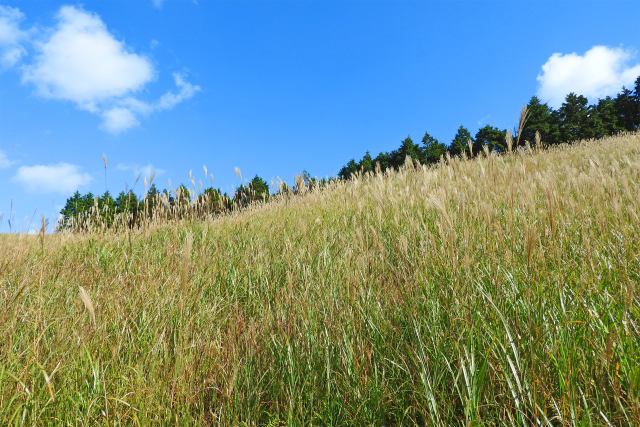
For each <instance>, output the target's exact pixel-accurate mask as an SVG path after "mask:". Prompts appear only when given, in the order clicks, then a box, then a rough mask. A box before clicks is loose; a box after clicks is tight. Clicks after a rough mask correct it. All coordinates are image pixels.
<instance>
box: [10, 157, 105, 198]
mask: <svg viewBox="0 0 640 427" xmlns="http://www.w3.org/2000/svg"><path fill="white" fill-rule="evenodd" d="M91 179H92V178H91V175H89V174H88V173H86V172H82V170H81V169H80V167H78V166H76V165H71V164H68V163H58V164H55V165H34V166H21V167H19V168H18V171H17V173H16V175H15V176H14V177H13V178H12V181H14V182H17V183H19V184H22V185H23V186H24V187H25V188H26V189H27V190H28V191H30V192H33V193H60V194H69V193H72V192H74V191H76V190H77V189H78V187H82V186H84V185H87V184H88V183H89V182H91Z"/></svg>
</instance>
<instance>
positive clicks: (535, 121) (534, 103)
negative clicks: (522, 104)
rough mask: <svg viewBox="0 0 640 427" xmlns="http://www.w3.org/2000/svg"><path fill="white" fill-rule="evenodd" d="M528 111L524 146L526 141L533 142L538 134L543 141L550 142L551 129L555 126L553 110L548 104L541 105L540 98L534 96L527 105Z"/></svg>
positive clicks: (522, 140)
mask: <svg viewBox="0 0 640 427" xmlns="http://www.w3.org/2000/svg"><path fill="white" fill-rule="evenodd" d="M527 111H528V113H527V114H528V118H527V122H526V124H525V127H524V129H523V130H522V136H521V137H520V143H521V144H524V141H529V142H533V141H534V140H535V135H536V132H538V133H539V134H540V138H541V139H542V140H543V141H545V142H550V139H551V128H552V125H553V118H552V112H553V109H552V108H551V107H549V106H548V105H547V104H544V103H541V102H540V100H539V99H538V97H536V96H533V97H531V99H530V100H529V103H528V104H527Z"/></svg>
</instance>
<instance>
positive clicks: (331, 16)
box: [0, 0, 640, 232]
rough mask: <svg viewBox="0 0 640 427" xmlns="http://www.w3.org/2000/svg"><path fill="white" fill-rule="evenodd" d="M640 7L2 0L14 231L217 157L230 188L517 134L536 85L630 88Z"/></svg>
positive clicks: (3, 149)
mask: <svg viewBox="0 0 640 427" xmlns="http://www.w3.org/2000/svg"><path fill="white" fill-rule="evenodd" d="M637 16H640V4H639V3H638V2H637V1H632V0H629V1H615V0H609V1H604V0H603V1H589V0H587V1H585V0H581V1H573V0H564V1H557V0H556V1H536V2H530V1H500V2H498V1H491V2H490V1H455V0H450V1H409V0H393V1H391V0H389V1H376V0H360V1H351V0H339V1H334V0H287V1H285V0H281V1H275V0H274V1H271V0H253V1H250V0H227V1H212V0H208V1H207V0H198V1H189V0H164V1H160V0H109V1H106V0H102V1H84V2H82V3H74V2H55V1H47V2H43V1H37V0H31V1H27V0H0V183H2V185H1V186H0V216H1V217H2V219H1V224H0V232H6V231H8V230H9V228H8V220H9V219H11V218H12V219H13V221H12V223H13V231H28V230H29V229H31V228H35V227H36V225H35V224H36V223H38V221H39V218H40V215H45V216H46V217H47V218H48V219H49V221H50V222H51V223H53V222H54V221H55V218H56V217H57V213H58V212H59V210H60V208H61V207H62V206H63V205H64V202H65V200H66V198H67V197H69V196H70V195H71V194H72V193H73V191H74V190H75V189H79V190H80V192H82V193H85V192H88V191H91V192H93V193H94V194H102V193H103V192H104V191H105V188H107V189H108V190H109V191H110V192H111V193H112V194H117V193H118V192H119V191H121V190H124V189H125V188H127V187H128V188H131V187H133V186H134V182H135V179H136V177H137V176H138V175H139V174H142V175H143V176H145V175H149V174H151V173H152V171H155V173H156V177H155V183H156V184H157V185H158V186H159V187H160V188H164V187H167V186H168V181H169V180H170V181H171V184H172V187H173V188H175V187H176V186H177V185H178V184H179V183H181V182H187V178H188V175H189V171H190V170H191V171H192V172H193V175H194V176H195V178H196V181H199V180H202V181H203V182H204V184H205V186H207V185H210V183H211V182H210V177H208V178H206V179H205V177H204V171H203V165H206V166H207V169H208V171H209V173H210V174H211V173H212V174H213V185H214V187H219V188H221V189H222V190H223V191H226V192H232V191H233V188H234V186H237V185H239V181H238V179H237V178H236V176H235V174H234V168H235V167H238V168H239V169H240V170H241V171H242V173H243V175H244V177H245V178H251V177H253V176H254V175H255V174H258V175H260V176H262V177H263V178H265V179H266V180H267V181H268V182H271V179H272V178H276V177H280V178H282V179H283V180H286V181H289V182H291V181H292V178H293V176H294V174H297V173H299V172H300V171H301V170H302V169H306V170H308V171H309V172H310V173H311V174H312V175H314V176H318V177H324V176H335V175H336V174H337V171H338V170H339V169H340V167H341V166H342V165H343V164H344V163H346V162H347V161H348V160H349V159H350V158H359V157H361V156H362V154H363V153H364V152H365V150H370V151H371V152H372V153H373V154H377V153H378V152H380V151H388V150H391V149H394V148H396V147H397V146H398V145H399V142H400V140H401V139H403V138H404V137H406V136H407V135H411V136H412V137H413V138H414V140H420V139H421V138H422V136H423V135H424V132H425V131H428V132H429V133H430V134H432V135H433V136H435V137H436V138H438V139H439V140H441V141H442V142H445V143H449V142H450V140H451V139H452V137H453V135H454V134H455V131H456V129H457V128H458V126H459V125H461V124H462V125H464V126H466V127H467V128H469V129H470V130H471V131H472V132H475V131H476V130H477V129H478V128H479V127H481V126H483V125H485V124H492V125H494V126H498V127H500V128H513V126H514V125H515V123H516V120H517V118H518V115H519V111H520V109H521V107H522V105H524V104H525V103H526V102H527V101H528V99H529V98H530V97H531V96H532V95H534V94H538V95H540V96H541V97H542V98H543V99H544V100H545V101H548V102H549V103H550V104H552V105H557V104H558V103H559V102H560V101H561V99H562V98H563V97H564V95H565V94H566V93H568V92H569V91H572V90H573V91H578V92H581V93H583V94H585V95H588V96H589V97H590V98H591V99H595V98H596V97H598V96H604V95H608V94H615V93H616V92H617V91H619V90H620V88H621V87H622V85H624V84H627V85H628V84H629V82H630V81H632V80H634V79H635V77H636V76H637V75H639V74H640V67H639V66H638V64H640V57H639V56H638V53H637V50H638V49H640V39H639V38H638V32H637V29H635V28H634V26H633V25H632V23H631V21H632V19H633V18H635V17H637ZM103 154H105V155H106V157H107V180H106V186H105V177H104V164H103V157H102V156H103ZM133 188H134V190H135V191H136V192H137V193H139V194H140V193H142V192H143V191H144V184H143V183H142V179H141V180H140V182H138V183H137V185H135V187H133ZM31 218H33V221H31ZM30 221H31V223H30Z"/></svg>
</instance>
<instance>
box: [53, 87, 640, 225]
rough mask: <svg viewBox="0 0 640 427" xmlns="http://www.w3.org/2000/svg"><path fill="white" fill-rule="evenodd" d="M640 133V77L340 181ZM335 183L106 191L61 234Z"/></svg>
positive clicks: (532, 109) (76, 207) (80, 203)
mask: <svg viewBox="0 0 640 427" xmlns="http://www.w3.org/2000/svg"><path fill="white" fill-rule="evenodd" d="M639 128H640V77H638V78H637V79H636V81H635V85H634V90H629V89H626V88H623V89H622V91H621V92H620V93H619V94H618V95H617V96H616V97H615V98H611V97H606V98H603V99H600V100H598V102H597V103H596V104H592V105H590V104H589V102H588V100H587V98H586V97H584V96H581V95H577V94H575V93H570V94H569V95H567V96H566V98H565V101H564V103H563V104H562V106H561V107H560V108H558V109H557V110H554V109H553V108H551V107H549V106H548V105H547V104H545V103H542V102H540V100H539V99H538V98H537V97H535V96H534V97H532V98H531V100H530V101H529V103H528V104H527V105H526V107H525V108H524V109H523V112H522V114H521V117H520V122H519V125H518V129H517V130H514V131H510V130H505V129H498V128H496V127H493V126H490V125H487V126H484V127H482V128H481V129H479V130H478V131H477V132H476V134H475V135H473V136H472V135H471V133H470V132H469V130H468V129H466V128H465V127H464V126H460V127H459V128H458V131H457V133H456V135H455V137H454V138H453V140H452V141H451V143H450V144H449V145H445V144H443V143H441V142H440V141H438V140H437V139H436V138H434V137H433V136H431V135H429V133H428V132H427V133H425V135H424V137H423V138H422V141H421V142H422V144H416V143H414V142H413V140H412V139H411V138H410V137H407V138H405V139H404V140H403V141H402V142H401V143H400V147H398V148H397V149H396V150H393V151H391V152H385V153H380V154H378V155H377V156H376V157H375V158H374V157H372V156H371V154H370V153H369V152H366V153H365V155H364V156H363V157H362V159H360V160H359V161H355V160H354V159H352V160H350V161H349V162H348V163H347V164H346V165H345V166H344V167H342V169H340V171H339V172H338V177H339V179H350V178H351V177H352V176H353V175H354V174H356V173H365V172H372V171H384V170H387V169H393V168H399V167H400V166H402V165H403V164H404V162H405V160H406V158H407V157H410V158H412V159H413V160H414V161H417V162H420V163H421V164H433V163H437V162H438V161H439V160H440V159H441V158H442V157H443V156H445V155H447V154H448V155H450V156H460V155H463V156H467V157H474V156H477V155H478V154H480V153H482V152H484V151H494V152H504V151H507V150H510V149H511V148H515V147H517V146H518V145H527V144H532V143H533V144H541V143H542V141H543V142H544V144H549V145H551V144H559V143H565V142H571V141H576V140H582V139H591V138H601V137H604V136H608V135H614V134H617V133H619V132H624V131H636V130H638V129H639ZM512 146H513V147H512ZM538 148H539V147H538ZM205 175H206V171H205ZM333 179H334V178H332V179H329V180H325V179H322V180H318V179H316V178H312V177H311V176H310V174H309V173H308V172H306V171H303V172H302V173H301V174H300V175H299V176H297V177H295V183H294V186H293V188H291V187H289V186H288V185H287V184H286V183H285V182H282V181H280V182H279V183H278V185H277V189H276V188H274V190H275V191H274V192H273V193H272V192H271V191H270V190H269V185H268V184H267V183H266V181H265V180H264V179H262V178H261V177H259V176H257V175H256V176H255V177H254V178H253V179H252V180H251V181H248V182H246V183H245V184H243V185H241V186H240V187H239V188H238V189H236V191H235V192H234V194H233V195H231V196H230V195H228V194H226V193H223V192H222V191H220V189H214V188H212V187H210V188H206V189H204V191H203V190H202V184H201V185H200V190H199V191H197V190H196V184H195V180H193V179H192V178H191V176H190V180H191V183H192V184H193V189H190V188H187V187H186V186H185V185H181V186H179V187H178V188H177V189H176V190H173V191H172V190H167V189H164V190H159V189H158V188H157V187H156V186H155V185H154V184H153V178H151V182H150V183H149V185H150V187H149V188H148V189H145V193H144V195H143V196H142V198H138V197H137V196H136V194H135V193H134V192H133V191H126V192H125V191H123V192H120V194H118V196H117V197H116V198H115V199H114V198H113V197H112V196H111V194H110V193H109V192H108V191H107V192H105V193H104V194H103V195H102V196H99V197H96V196H94V195H93V194H91V193H87V194H85V195H81V194H80V193H79V192H76V193H75V194H74V195H73V196H72V197H70V198H69V199H67V202H66V204H65V206H64V208H63V209H62V211H61V212H60V213H61V219H60V220H59V221H58V224H57V229H58V230H63V229H68V230H74V231H86V230H89V229H110V228H124V227H128V228H137V227H140V226H142V225H144V224H148V223H150V222H152V221H165V220H180V219H185V218H192V219H197V218H205V217H210V216H216V215H221V214H224V213H226V212H230V211H233V210H235V209H243V208H246V207H247V206H249V205H250V204H252V203H255V202H260V201H266V200H268V199H269V198H271V197H274V196H284V197H286V196H289V195H294V194H298V193H300V192H303V191H306V190H307V189H309V188H319V187H322V186H325V185H326V184H328V183H329V182H330V181H331V180H333ZM145 185H146V184H145ZM274 187H276V186H274Z"/></svg>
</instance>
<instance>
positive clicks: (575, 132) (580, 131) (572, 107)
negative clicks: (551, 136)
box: [558, 92, 589, 142]
mask: <svg viewBox="0 0 640 427" xmlns="http://www.w3.org/2000/svg"><path fill="white" fill-rule="evenodd" d="M588 103H589V101H588V100H587V98H586V97H584V96H582V95H576V94H575V93H573V92H571V93H570V94H568V95H567V97H566V98H565V101H564V103H563V104H562V106H561V107H560V109H559V110H558V114H559V119H560V124H561V125H560V139H561V141H562V142H571V141H576V140H579V139H582V138H584V137H585V136H588V121H589V108H588Z"/></svg>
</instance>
